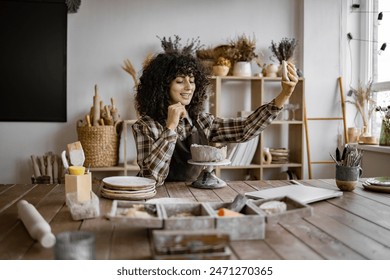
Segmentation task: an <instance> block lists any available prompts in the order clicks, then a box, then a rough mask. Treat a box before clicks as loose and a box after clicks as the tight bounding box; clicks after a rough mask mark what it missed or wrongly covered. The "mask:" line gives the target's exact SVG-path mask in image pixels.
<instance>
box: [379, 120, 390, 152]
mask: <svg viewBox="0 0 390 280" xmlns="http://www.w3.org/2000/svg"><path fill="white" fill-rule="evenodd" d="M379 145H381V146H390V119H389V118H387V117H385V118H384V119H383V120H382V126H381V134H380V137H379Z"/></svg>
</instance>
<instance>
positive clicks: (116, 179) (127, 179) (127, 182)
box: [103, 176, 156, 188]
mask: <svg viewBox="0 0 390 280" xmlns="http://www.w3.org/2000/svg"><path fill="white" fill-rule="evenodd" d="M103 183H104V184H105V185H107V186H111V187H118V188H121V187H123V188H144V187H146V186H154V185H155V184H156V181H155V180H152V179H149V178H143V177H138V176H112V177H106V178H104V179H103Z"/></svg>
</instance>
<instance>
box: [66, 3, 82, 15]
mask: <svg viewBox="0 0 390 280" xmlns="http://www.w3.org/2000/svg"><path fill="white" fill-rule="evenodd" d="M65 3H66V6H68V13H70V14H73V13H77V10H78V9H79V8H80V5H81V0H66V1H65Z"/></svg>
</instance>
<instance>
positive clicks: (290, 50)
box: [270, 38, 297, 64]
mask: <svg viewBox="0 0 390 280" xmlns="http://www.w3.org/2000/svg"><path fill="white" fill-rule="evenodd" d="M296 46H297V41H296V40H295V39H294V38H293V39H288V38H283V39H282V40H281V41H280V42H279V43H278V44H277V43H274V41H271V46H270V49H271V51H272V53H273V54H274V56H275V57H276V58H277V60H278V61H279V63H280V64H282V61H283V60H286V61H287V60H290V59H291V58H292V57H293V55H294V51H295V48H296Z"/></svg>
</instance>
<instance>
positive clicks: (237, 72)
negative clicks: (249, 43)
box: [233, 61, 252, 77]
mask: <svg viewBox="0 0 390 280" xmlns="http://www.w3.org/2000/svg"><path fill="white" fill-rule="evenodd" d="M233 75H234V76H239V77H250V76H252V66H251V63H250V62H247V61H238V62H236V63H234V67H233Z"/></svg>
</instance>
